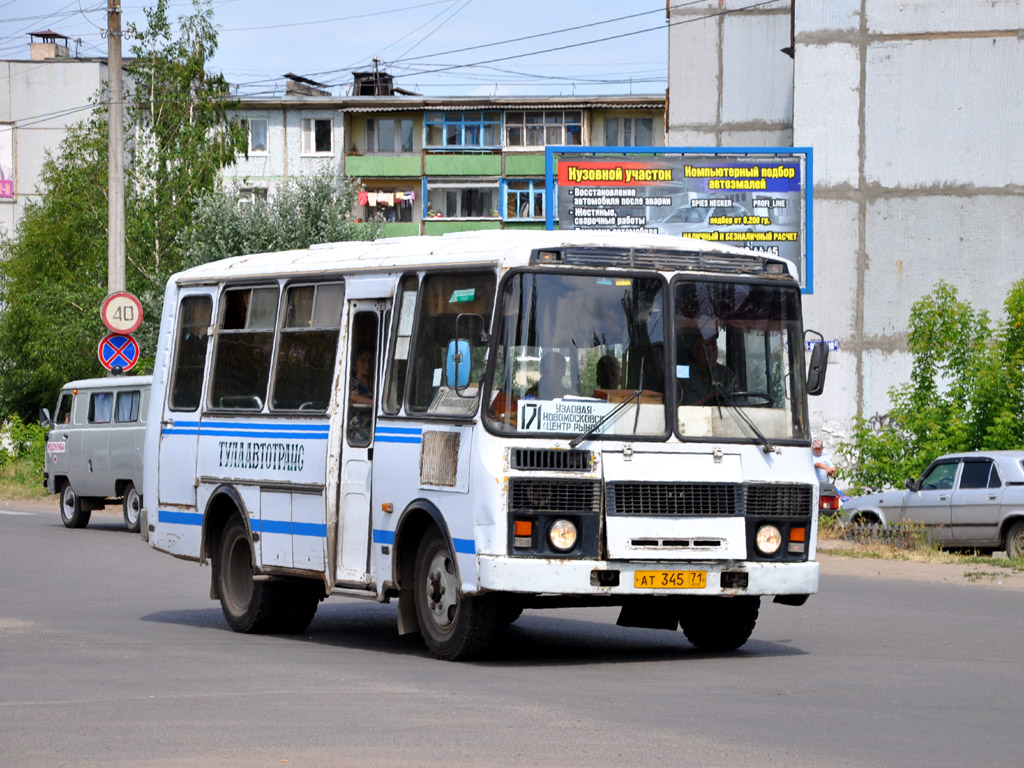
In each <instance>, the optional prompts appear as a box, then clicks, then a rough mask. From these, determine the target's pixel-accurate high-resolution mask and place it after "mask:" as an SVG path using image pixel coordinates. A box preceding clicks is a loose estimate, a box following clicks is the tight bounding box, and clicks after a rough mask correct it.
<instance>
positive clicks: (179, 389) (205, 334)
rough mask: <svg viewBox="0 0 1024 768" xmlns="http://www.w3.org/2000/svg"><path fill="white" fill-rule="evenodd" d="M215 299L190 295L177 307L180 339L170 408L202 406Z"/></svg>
mask: <svg viewBox="0 0 1024 768" xmlns="http://www.w3.org/2000/svg"><path fill="white" fill-rule="evenodd" d="M212 308H213V302H212V300H211V299H210V297H209V296H187V297H185V298H184V299H182V302H181V307H180V308H179V310H178V342H177V345H176V350H177V351H176V355H177V357H176V358H175V361H174V379H173V382H174V383H173V384H172V385H171V403H170V405H171V408H172V409H174V410H181V411H194V410H195V409H196V408H198V407H199V399H200V397H201V396H202V391H203V371H204V369H205V368H206V345H207V342H208V341H209V338H210V337H209V329H210V313H211V311H212Z"/></svg>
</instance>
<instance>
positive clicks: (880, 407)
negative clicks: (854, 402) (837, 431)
mask: <svg viewBox="0 0 1024 768" xmlns="http://www.w3.org/2000/svg"><path fill="white" fill-rule="evenodd" d="M912 362H913V359H912V358H911V356H910V353H908V352H907V351H906V350H893V351H886V350H881V349H874V350H870V351H868V352H865V353H864V355H863V358H862V371H861V376H862V379H863V381H864V405H863V410H862V411H861V414H862V415H863V416H864V417H865V418H870V417H871V416H874V415H875V414H876V413H888V412H889V409H890V408H892V401H891V400H890V399H889V390H890V389H892V388H893V387H898V386H902V385H904V384H906V383H907V382H909V381H910V366H911V363H912ZM851 421H852V418H851Z"/></svg>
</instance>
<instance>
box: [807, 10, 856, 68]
mask: <svg viewBox="0 0 1024 768" xmlns="http://www.w3.org/2000/svg"><path fill="white" fill-rule="evenodd" d="M860 4H861V0H829V2H827V3H807V2H803V3H797V4H796V28H797V29H798V30H800V32H814V33H821V32H852V31H855V30H857V29H859V28H860ZM801 53H803V49H801ZM797 63H798V64H799V62H797Z"/></svg>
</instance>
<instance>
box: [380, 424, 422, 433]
mask: <svg viewBox="0 0 1024 768" xmlns="http://www.w3.org/2000/svg"><path fill="white" fill-rule="evenodd" d="M382 432H385V433H388V434H394V435H421V434H423V427H386V426H384V425H383V424H380V425H378V426H377V429H376V430H375V432H374V434H377V435H379V434H381V433H382Z"/></svg>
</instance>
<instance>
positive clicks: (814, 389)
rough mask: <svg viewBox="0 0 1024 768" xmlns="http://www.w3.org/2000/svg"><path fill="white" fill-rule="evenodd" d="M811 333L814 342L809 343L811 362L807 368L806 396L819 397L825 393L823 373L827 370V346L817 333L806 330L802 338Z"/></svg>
mask: <svg viewBox="0 0 1024 768" xmlns="http://www.w3.org/2000/svg"><path fill="white" fill-rule="evenodd" d="M809 333H813V334H814V335H815V336H817V337H818V338H817V340H816V341H811V342H810V344H811V362H810V365H808V367H807V394H808V395H820V394H821V393H822V392H824V391H825V371H827V370H828V344H826V343H825V337H824V336H822V335H821V334H820V333H818V332H817V331H811V330H808V331H806V332H805V334H804V336H805V337H806V335H807V334H809Z"/></svg>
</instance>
